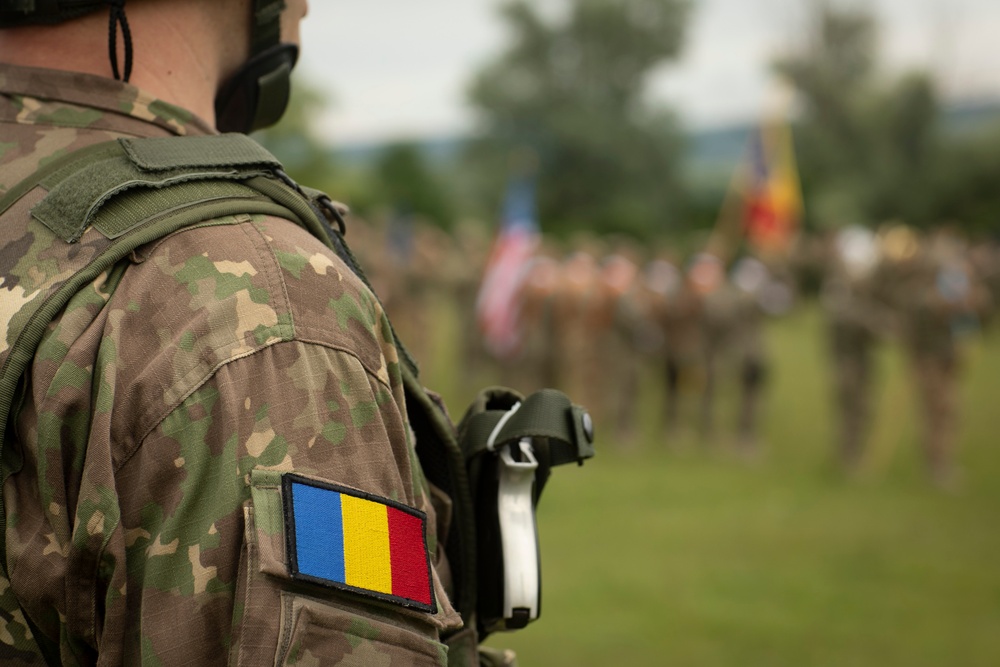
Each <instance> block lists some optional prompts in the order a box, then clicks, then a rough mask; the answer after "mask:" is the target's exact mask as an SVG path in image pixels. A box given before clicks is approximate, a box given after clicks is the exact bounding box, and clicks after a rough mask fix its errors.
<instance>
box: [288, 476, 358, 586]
mask: <svg viewBox="0 0 1000 667" xmlns="http://www.w3.org/2000/svg"><path fill="white" fill-rule="evenodd" d="M291 488H292V513H293V514H294V517H295V552H296V553H295V556H296V560H297V561H298V571H299V572H300V573H302V574H304V575H307V576H310V577H316V578H318V579H326V580H327V581H336V582H338V583H344V582H345V577H344V524H343V520H342V518H341V516H342V514H341V507H340V494H339V493H337V492H336V491H330V490H327V489H319V488H316V487H315V486H310V485H307V484H298V483H292V485H291Z"/></svg>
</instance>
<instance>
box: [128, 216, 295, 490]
mask: <svg viewBox="0 0 1000 667" xmlns="http://www.w3.org/2000/svg"><path fill="white" fill-rule="evenodd" d="M208 222H211V221H206V223H208ZM206 223H202V225H201V227H206V226H211V225H208V224H206ZM247 224H248V222H242V221H236V222H234V223H232V226H233V227H234V228H236V229H239V230H241V231H242V232H243V233H244V234H246V236H247V239H248V240H249V242H250V246H251V247H252V248H253V249H254V252H256V253H257V257H258V259H259V260H260V262H259V264H260V272H261V275H262V276H263V278H264V280H265V281H266V282H267V285H268V288H269V291H271V292H273V289H274V280H273V277H272V276H270V275H269V272H270V271H271V270H275V271H278V272H280V270H281V269H280V268H278V265H277V260H276V259H275V258H274V257H273V256H270V257H267V256H264V255H262V254H261V249H260V248H259V247H258V243H257V241H259V240H260V238H259V237H258V238H256V239H255V238H254V236H252V235H251V234H250V232H249V231H248V230H247V229H246V225H247ZM181 231H182V232H183V231H186V229H185V230H181ZM171 236H174V235H173V234H172V235H171ZM164 240H166V239H164ZM152 254H153V253H150V255H149V256H152ZM283 305H284V306H285V307H286V309H287V308H288V300H287V297H286V299H285V303H284V304H283ZM277 310H278V309H277V308H275V311H276V312H277ZM284 329H285V328H284V327H282V329H281V330H279V331H280V332H281V334H282V336H283V338H280V339H278V340H273V341H266V342H264V343H261V344H259V345H257V346H256V347H254V348H253V349H252V350H249V351H248V352H245V353H243V354H240V355H235V356H228V357H225V358H224V359H222V360H221V361H219V362H218V363H217V364H216V365H215V366H214V367H212V368H211V369H209V370H208V371H207V372H206V370H205V368H204V364H202V363H198V364H197V365H195V367H194V368H192V369H191V370H190V371H189V372H188V374H187V375H185V376H184V377H183V378H181V379H180V380H179V381H178V382H175V383H174V384H173V385H171V387H167V388H166V389H170V388H172V387H178V386H180V387H183V386H184V385H185V384H192V383H193V384H192V387H193V388H192V389H191V390H190V391H189V392H185V393H184V394H183V395H182V396H181V397H180V398H179V400H178V401H176V402H175V403H172V404H170V406H169V407H168V409H167V410H166V412H164V413H163V414H162V415H159V416H158V415H157V413H156V412H155V411H154V409H153V408H152V404H151V407H150V409H149V410H148V411H146V412H143V413H142V414H141V415H139V417H138V418H137V419H136V423H137V424H140V425H141V424H144V423H147V422H150V423H151V424H152V425H151V426H150V428H149V430H147V431H145V432H144V433H143V434H142V437H141V438H140V439H139V440H138V441H137V442H136V443H135V444H133V445H132V446H131V447H130V448H129V449H127V450H126V452H125V454H124V455H123V458H122V463H121V465H119V466H117V467H116V468H115V470H116V471H117V470H120V469H121V466H122V465H124V464H125V461H127V460H128V459H130V458H132V455H133V454H134V453H135V451H136V450H138V448H139V447H140V446H141V444H142V442H143V441H144V440H145V439H146V437H147V436H148V435H149V433H151V432H152V430H153V429H155V428H156V426H157V425H159V424H160V422H162V421H163V420H164V419H166V417H167V415H169V414H170V413H172V412H173V411H174V410H175V409H177V407H178V406H179V405H181V404H182V403H183V402H184V401H186V400H187V399H188V398H189V397H190V396H191V394H192V393H194V392H195V391H197V390H198V388H200V387H201V386H203V385H204V384H205V382H207V381H208V378H210V377H211V376H212V375H214V374H215V373H216V372H218V370H219V369H220V368H221V367H222V366H223V365H225V364H226V363H229V361H233V360H235V359H239V358H242V357H243V356H248V355H250V354H253V353H254V352H256V351H258V350H262V349H264V348H267V347H270V346H271V345H274V344H275V343H281V342H287V341H290V340H294V333H295V332H294V328H292V330H290V331H286V330H284ZM241 342H242V341H241V340H240V339H239V338H237V337H236V336H234V337H233V338H231V339H228V340H226V341H225V342H223V343H222V344H220V345H218V346H216V347H214V348H212V349H211V350H210V351H209V354H210V355H211V356H214V355H215V354H216V353H218V352H220V351H223V350H226V349H227V348H231V347H232V346H233V345H239V344H240V343H241ZM199 377H200V379H198V378H199Z"/></svg>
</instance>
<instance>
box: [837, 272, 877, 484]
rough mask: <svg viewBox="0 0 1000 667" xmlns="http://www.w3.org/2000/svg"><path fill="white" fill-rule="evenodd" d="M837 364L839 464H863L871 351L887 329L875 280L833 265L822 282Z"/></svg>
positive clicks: (868, 419)
mask: <svg viewBox="0 0 1000 667" xmlns="http://www.w3.org/2000/svg"><path fill="white" fill-rule="evenodd" d="M821 303H822V305H823V310H824V311H825V314H826V319H827V328H828V331H829V345H830V355H831V359H832V361H833V369H832V370H833V378H834V391H835V394H836V404H837V412H838V435H837V437H838V446H837V449H838V451H839V455H840V460H841V464H842V465H843V466H844V467H845V468H846V469H848V470H855V469H857V468H858V466H859V465H860V464H861V459H862V456H863V454H864V445H865V438H866V436H867V433H868V430H869V428H870V425H871V403H872V384H873V382H874V379H875V377H874V373H873V368H872V366H873V358H872V357H873V352H874V348H875V345H876V343H877V342H878V339H879V337H880V335H881V334H882V333H883V332H884V330H885V329H886V323H885V321H884V320H885V314H884V313H883V310H884V307H880V306H879V304H878V303H877V302H876V301H875V300H874V298H873V286H872V284H871V276H865V275H861V276H853V275H851V274H850V273H849V272H848V271H847V270H846V269H845V267H843V266H842V265H841V263H840V262H833V263H832V264H831V266H830V268H829V269H828V272H827V277H826V280H825V281H824V283H823V291H822V300H821Z"/></svg>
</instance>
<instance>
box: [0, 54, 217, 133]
mask: <svg viewBox="0 0 1000 667" xmlns="http://www.w3.org/2000/svg"><path fill="white" fill-rule="evenodd" d="M0 95H8V96H18V97H21V98H26V99H31V100H36V101H39V102H44V103H45V104H44V105H38V104H36V105H34V106H33V105H31V104H23V105H22V110H21V112H20V113H18V116H17V120H18V122H21V123H42V122H44V123H47V124H53V125H77V126H78V125H80V123H81V122H82V117H79V116H78V117H77V119H76V120H75V121H74V120H72V119H73V115H72V114H64V115H63V119H65V120H62V119H60V116H59V115H58V114H57V113H56V111H57V110H55V109H53V108H52V105H55V106H56V107H58V106H60V105H66V106H67V107H68V108H72V107H77V108H81V109H86V110H90V111H91V112H93V111H102V112H105V114H102V115H107V118H108V119H109V122H110V123H112V124H113V123H114V118H115V117H118V118H120V119H125V118H131V119H134V120H139V121H142V122H144V123H149V124H152V125H156V126H157V127H160V128H162V129H164V130H166V131H167V132H169V133H171V134H176V135H201V134H216V133H217V132H216V130H215V128H213V127H212V126H210V125H209V124H208V123H206V122H205V121H204V120H202V119H201V118H199V117H197V116H195V115H194V114H193V113H191V112H190V111H187V110H185V109H182V108H181V107H178V106H174V105H173V104H168V103H167V102H163V101H161V100H158V99H156V98H155V97H153V96H152V95H150V94H148V93H146V92H145V91H143V90H140V89H139V88H136V87H135V86H132V85H130V84H127V83H124V82H122V81H115V80H113V79H109V78H107V77H103V76H96V75H93V74H83V73H80V72H67V71H63V70H54V69H41V68H36V67H21V66H18V65H7V64H0ZM35 107H45V108H44V109H42V108H38V109H35ZM92 115H93V114H92ZM83 122H85V121H83ZM86 125H87V126H91V123H86ZM95 125H103V124H102V123H99V122H97V121H95Z"/></svg>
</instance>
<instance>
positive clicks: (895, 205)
mask: <svg viewBox="0 0 1000 667" xmlns="http://www.w3.org/2000/svg"><path fill="white" fill-rule="evenodd" d="M815 7H816V10H815V12H814V14H813V16H812V17H811V25H810V29H809V30H808V31H807V35H808V38H807V40H806V42H805V43H804V44H803V45H802V47H801V48H800V49H799V50H798V51H797V52H794V53H792V54H790V55H789V56H787V57H785V58H782V59H780V60H778V61H777V62H776V63H775V69H776V70H777V71H778V72H779V73H780V74H782V75H784V76H785V77H786V78H787V79H788V80H789V81H790V82H791V84H792V85H793V87H794V88H795V89H796V91H797V92H798V95H799V101H800V103H801V116H800V118H799V120H798V122H797V124H796V139H797V149H798V153H799V166H800V170H801V177H802V189H803V193H804V196H805V200H806V217H807V224H809V225H811V226H818V227H837V226H842V225H846V224H852V223H862V224H879V223H882V222H884V221H887V220H890V219H898V220H903V221H905V222H907V223H909V224H912V225H916V226H921V227H926V226H929V225H935V224H939V223H943V222H947V223H950V224H957V225H959V226H965V227H970V228H981V229H988V228H989V226H990V225H995V224H996V221H997V220H1000V196H998V195H997V194H996V188H995V186H991V185H990V184H991V183H993V184H995V183H997V182H998V181H1000V128H997V130H996V131H993V132H982V131H979V132H976V133H973V134H970V135H965V136H956V135H955V134H954V133H949V132H947V131H946V128H945V126H944V122H943V111H942V104H941V101H940V99H939V98H938V95H937V93H936V91H935V86H934V82H933V80H932V79H931V78H930V76H929V75H928V74H926V73H923V72H914V73H909V74H906V75H903V76H897V77H895V78H892V77H887V76H885V75H883V74H882V73H881V72H879V70H878V66H877V52H878V29H877V24H876V21H875V18H874V16H873V15H872V14H871V12H870V10H867V9H843V8H835V7H834V6H833V5H832V4H830V3H828V2H818V3H817V4H816V5H815Z"/></svg>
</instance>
